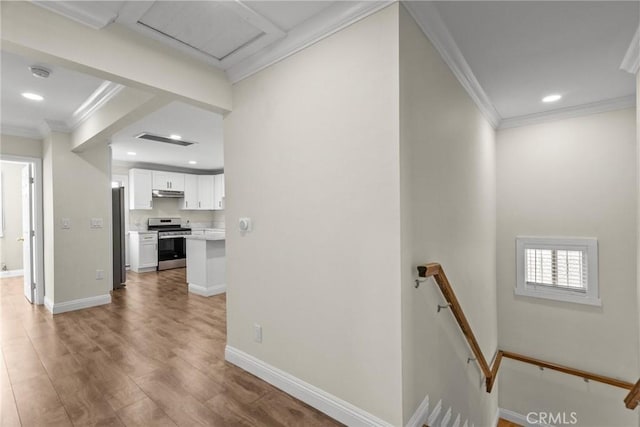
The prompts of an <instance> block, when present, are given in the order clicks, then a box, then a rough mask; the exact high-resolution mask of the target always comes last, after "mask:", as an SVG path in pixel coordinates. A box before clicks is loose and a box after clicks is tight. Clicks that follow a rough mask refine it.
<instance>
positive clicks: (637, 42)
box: [620, 27, 640, 74]
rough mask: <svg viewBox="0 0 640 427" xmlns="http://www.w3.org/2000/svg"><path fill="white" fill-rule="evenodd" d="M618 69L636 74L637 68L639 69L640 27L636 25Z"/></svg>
mask: <svg viewBox="0 0 640 427" xmlns="http://www.w3.org/2000/svg"><path fill="white" fill-rule="evenodd" d="M620 69H621V70H624V71H626V72H628V73H631V74H637V73H638V69H640V27H638V29H637V30H636V33H635V35H634V36H633V39H631V44H629V48H628V49H627V53H626V54H625V55H624V58H623V59H622V63H621V64H620Z"/></svg>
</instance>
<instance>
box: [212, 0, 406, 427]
mask: <svg viewBox="0 0 640 427" xmlns="http://www.w3.org/2000/svg"><path fill="white" fill-rule="evenodd" d="M233 95H234V100H233V103H234V109H233V112H231V113H230V114H229V115H228V116H226V117H225V121H224V126H225V129H224V131H225V178H226V186H227V194H228V196H227V200H226V202H227V209H226V214H227V218H228V222H229V223H230V224H235V223H236V222H237V220H238V218H239V217H241V216H249V217H251V218H252V219H253V221H254V230H253V231H252V232H251V233H248V234H247V235H245V236H241V235H240V234H239V232H238V231H237V228H236V227H231V226H230V227H228V231H227V283H228V291H227V313H228V345H229V346H232V347H235V348H237V349H240V350H242V351H244V352H247V353H249V354H250V355H252V356H254V357H256V358H258V359H261V360H263V361H265V362H266V363H269V364H271V365H273V366H275V367H277V368H280V369H282V370H284V371H286V372H288V373H290V374H291V375H294V376H295V377H298V378H300V379H302V380H304V381H306V382H308V383H310V384H312V385H314V386H316V387H319V388H320V389H323V390H325V391H327V392H329V393H331V394H333V395H335V396H337V397H339V398H341V399H344V400H346V401H348V402H350V403H351V404H353V405H356V406H358V407H360V408H362V409H364V410H366V411H368V412H370V413H371V414H373V415H375V416H377V417H379V418H382V419H384V420H386V421H387V422H389V423H392V424H394V425H401V424H402V409H401V395H402V390H401V360H400V344H401V343H400V287H399V283H398V281H399V278H400V236H399V231H400V222H399V221H400V210H399V188H400V183H399V158H398V154H399V153H398V137H399V136H398V134H399V132H398V5H397V4H394V5H392V6H389V7H388V8H386V9H384V10H382V11H380V12H378V13H376V14H374V15H372V16H370V17H368V18H366V19H364V20H362V21H360V22H358V23H356V24H354V25H352V26H349V27H347V28H345V29H344V30H342V31H340V32H338V33H336V34H334V35H332V36H331V37H329V38H326V39H324V40H322V41H320V42H318V43H316V44H314V45H313V46H310V47H308V48H307V49H305V50H302V51H300V52H298V53H296V54H295V55H293V56H291V57H289V58H287V59H285V60H283V61H281V62H279V63H277V64H275V65H273V66H271V67H269V68H267V69H265V70H263V71H261V72H259V73H257V74H255V75H253V76H252V77H250V78H248V79H245V80H243V81H241V82H240V83H238V84H236V85H234V87H233ZM254 323H258V324H261V325H262V327H263V342H262V344H258V343H255V342H254V341H253V325H254Z"/></svg>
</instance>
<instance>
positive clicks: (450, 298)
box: [418, 263, 640, 409]
mask: <svg viewBox="0 0 640 427" xmlns="http://www.w3.org/2000/svg"><path fill="white" fill-rule="evenodd" d="M418 275H419V276H420V277H423V278H427V277H432V276H433V278H434V279H435V281H436V283H437V284H438V287H439V288H440V291H441V292H442V295H443V296H444V298H445V299H446V301H447V303H448V304H449V308H451V312H452V313H453V316H454V317H455V319H456V321H457V323H458V326H460V329H461V330H462V333H463V334H464V336H465V338H466V339H467V342H468V343H469V347H471V351H472V352H473V355H474V356H475V358H476V362H477V363H478V366H479V367H480V370H481V371H482V374H483V375H484V376H485V379H486V386H487V393H491V390H492V389H493V385H494V383H495V381H496V378H497V376H498V370H499V369H500V363H501V362H502V359H503V358H508V359H513V360H517V361H520V362H523V363H529V364H531V365H535V366H539V367H540V368H547V369H552V370H554V371H558V372H562V373H565V374H569V375H574V376H577V377H580V378H584V379H586V380H593V381H597V382H601V383H604V384H609V385H611V386H614V387H619V388H623V389H625V390H630V392H629V394H628V395H627V397H626V398H625V399H624V403H625V406H626V407H627V408H629V409H635V408H636V406H638V402H639V401H640V380H638V382H637V383H636V384H635V385H634V384H632V383H629V382H626V381H622V380H619V379H617V378H611V377H607V376H604V375H598V374H593V373H591V372H587V371H582V370H580V369H574V368H570V367H568V366H564V365H559V364H557V363H551V362H546V361H544V360H540V359H534V358H533V357H529V356H524V355H522V354H518V353H513V352H510V351H504V350H498V351H497V352H496V357H495V358H494V360H493V366H492V367H491V368H490V367H489V364H488V363H487V359H486V358H485V357H484V355H483V354H482V350H481V349H480V345H479V344H478V341H477V340H476V337H475V335H474V334H473V331H472V330H471V326H470V325H469V322H468V321H467V317H466V316H465V315H464V312H463V310H462V306H460V302H459V301H458V298H457V297H456V294H455V292H453V288H452V287H451V283H449V279H447V276H446V274H445V273H444V270H443V269H442V266H441V265H440V264H438V263H430V264H426V265H422V266H418Z"/></svg>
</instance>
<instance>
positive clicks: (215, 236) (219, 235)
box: [184, 233, 225, 240]
mask: <svg viewBox="0 0 640 427" xmlns="http://www.w3.org/2000/svg"><path fill="white" fill-rule="evenodd" d="M184 238H185V239H189V240H225V234H224V233H206V234H195V235H193V234H192V235H191V236H184Z"/></svg>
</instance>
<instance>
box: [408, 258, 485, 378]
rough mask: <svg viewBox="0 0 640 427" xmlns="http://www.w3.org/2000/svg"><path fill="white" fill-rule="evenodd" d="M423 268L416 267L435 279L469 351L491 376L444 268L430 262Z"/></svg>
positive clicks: (426, 275)
mask: <svg viewBox="0 0 640 427" xmlns="http://www.w3.org/2000/svg"><path fill="white" fill-rule="evenodd" d="M424 267H425V270H424V271H423V272H420V268H419V267H418V271H419V272H420V276H421V277H431V276H433V278H434V279H435V280H436V283H437V284H438V286H439V287H440V292H442V295H444V299H445V300H447V302H448V303H449V304H450V308H451V312H452V313H453V316H454V317H455V318H456V320H457V321H458V325H459V326H460V329H462V333H463V334H464V336H465V338H467V342H468V343H469V346H470V347H471V351H472V352H473V355H474V356H475V358H476V362H478V365H479V366H480V369H481V370H482V373H483V374H484V376H485V378H491V368H489V364H488V363H487V359H485V357H484V355H483V354H482V350H481V349H480V345H479V344H478V340H476V336H475V335H474V334H473V331H472V330H471V326H470V325H469V322H468V321H467V317H466V316H465V315H464V312H463V311H462V307H461V306H460V303H459V302H458V298H457V297H456V294H455V292H453V289H452V288H451V284H450V283H449V279H447V275H446V274H444V270H443V269H442V266H441V265H440V264H436V263H432V264H427V265H425V266H424Z"/></svg>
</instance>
